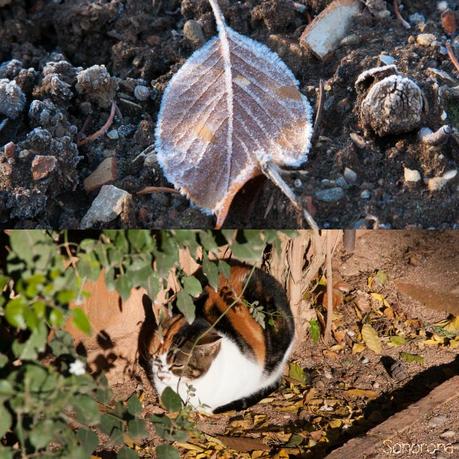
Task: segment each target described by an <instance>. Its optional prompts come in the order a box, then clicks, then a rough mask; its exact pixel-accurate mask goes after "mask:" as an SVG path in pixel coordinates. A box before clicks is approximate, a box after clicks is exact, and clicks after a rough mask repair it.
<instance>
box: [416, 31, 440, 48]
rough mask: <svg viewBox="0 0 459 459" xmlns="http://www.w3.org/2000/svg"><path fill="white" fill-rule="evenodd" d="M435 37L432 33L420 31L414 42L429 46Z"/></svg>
mask: <svg viewBox="0 0 459 459" xmlns="http://www.w3.org/2000/svg"><path fill="white" fill-rule="evenodd" d="M436 39H437V37H436V36H435V35H434V34H433V33H420V34H419V35H418V36H417V37H416V43H417V44H418V45H421V46H431V45H432V43H433V42H434V41H435V40H436Z"/></svg>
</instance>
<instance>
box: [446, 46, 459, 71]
mask: <svg viewBox="0 0 459 459" xmlns="http://www.w3.org/2000/svg"><path fill="white" fill-rule="evenodd" d="M446 49H447V50H448V56H449V58H450V59H451V62H452V63H453V65H454V67H456V70H457V71H458V72H459V61H458V60H457V56H456V53H455V52H454V49H453V47H452V46H451V43H450V42H449V41H448V42H447V43H446Z"/></svg>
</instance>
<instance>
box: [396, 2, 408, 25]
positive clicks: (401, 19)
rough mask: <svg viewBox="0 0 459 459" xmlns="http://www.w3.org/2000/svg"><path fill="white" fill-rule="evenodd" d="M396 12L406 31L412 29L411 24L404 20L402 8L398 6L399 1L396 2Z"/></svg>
mask: <svg viewBox="0 0 459 459" xmlns="http://www.w3.org/2000/svg"><path fill="white" fill-rule="evenodd" d="M394 12H395V16H396V17H397V19H398V20H399V21H400V23H401V24H402V26H403V27H405V29H411V25H410V23H409V22H407V21H405V19H403V16H402V14H401V13H400V8H399V6H398V0H394Z"/></svg>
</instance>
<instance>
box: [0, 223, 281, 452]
mask: <svg viewBox="0 0 459 459" xmlns="http://www.w3.org/2000/svg"><path fill="white" fill-rule="evenodd" d="M273 240H274V234H272V233H267V234H265V233H263V232H260V231H224V232H211V231H161V232H156V233H152V232H149V231H134V230H133V231H103V232H101V233H99V234H95V235H93V237H87V238H84V239H82V240H81V233H75V234H73V233H68V232H45V231H36V230H31V231H9V232H7V233H3V234H1V235H0V251H1V250H6V257H2V258H0V337H1V339H0V439H1V441H0V458H2V459H3V458H5V459H7V458H21V459H25V458H32V457H37V456H40V457H49V456H53V457H57V458H72V459H78V458H87V457H88V456H90V455H91V454H92V453H93V452H94V451H96V450H98V449H99V448H103V447H105V448H107V447H108V448H109V449H111V450H114V451H117V454H118V458H120V459H122V458H135V457H138V453H137V452H136V448H137V447H136V445H137V444H140V443H141V442H142V440H143V439H144V438H145V437H146V436H147V431H148V426H149V425H151V426H152V427H154V428H155V430H156V432H157V434H158V435H159V436H160V437H161V438H162V439H163V440H165V441H166V442H173V441H184V440H185V439H186V438H187V437H188V435H189V433H190V432H194V430H195V429H194V425H193V423H192V422H191V421H190V411H189V408H188V407H187V406H186V405H185V406H184V405H183V403H182V401H181V400H180V398H179V397H178V395H177V394H175V393H174V392H173V391H165V393H164V394H163V397H162V404H163V406H164V408H165V409H166V410H168V411H169V412H175V414H174V415H173V416H169V415H166V414H165V415H163V416H153V417H152V418H149V419H145V418H144V417H143V415H142V404H141V402H140V400H139V399H138V397H137V396H136V395H135V394H134V395H132V396H131V397H130V398H129V399H128V400H116V399H114V397H113V394H112V392H111V390H110V387H109V385H108V383H107V380H106V378H105V376H104V375H103V374H100V375H98V376H95V375H92V374H89V373H88V372H87V369H86V360H85V357H84V356H81V355H79V354H78V353H77V352H76V349H75V345H74V342H73V338H72V337H71V336H70V335H69V334H68V333H67V332H66V331H64V325H65V324H66V323H67V322H68V321H72V322H73V324H74V325H75V326H76V327H77V328H78V329H79V330H81V331H82V332H83V333H89V332H90V327H91V324H90V323H89V321H88V318H87V317H86V315H85V313H84V312H83V310H82V309H81V308H79V307H78V306H77V305H78V304H79V302H81V300H82V299H83V298H85V296H86V293H85V292H84V281H85V280H87V279H89V280H96V279H97V278H98V277H99V276H100V275H101V274H102V273H103V275H104V276H105V280H106V282H107V285H108V286H109V287H110V288H112V289H116V291H118V292H119V294H120V295H121V296H122V297H123V298H127V297H128V296H129V294H130V292H131V289H132V288H134V287H144V288H145V289H146V290H147V291H148V293H149V295H150V297H151V298H155V297H156V295H157V293H158V292H159V291H160V290H161V289H165V288H166V287H167V279H168V277H169V275H170V274H171V273H172V274H174V275H175V276H176V278H177V280H178V283H179V285H180V288H181V290H180V291H179V292H177V296H176V297H177V305H178V307H179V309H181V311H182V312H183V313H184V315H185V316H186V317H187V319H188V320H189V321H192V320H193V318H194V313H195V311H194V303H193V299H194V298H196V296H197V295H198V294H199V293H200V286H199V285H200V284H199V283H198V281H197V279H195V278H194V277H193V276H187V275H186V274H185V273H184V271H183V270H182V268H181V265H180V258H179V253H180V251H183V250H185V251H187V252H188V253H189V254H190V255H191V257H192V258H193V259H194V260H195V262H196V263H198V265H200V266H201V267H202V271H203V273H204V274H205V275H206V276H207V278H208V280H209V283H210V284H211V285H215V284H216V283H217V279H218V276H219V273H225V272H227V271H228V268H229V266H228V264H227V263H226V262H224V261H220V262H218V263H215V262H210V259H215V257H216V255H217V253H218V252H219V250H221V248H222V247H227V250H231V251H232V252H233V253H234V254H236V253H237V254H238V258H239V259H241V260H242V261H247V262H253V261H254V260H257V259H260V258H261V255H262V253H263V251H264V250H265V248H266V245H267V244H268V243H271V242H272V241H273ZM70 304H73V305H74V307H72V308H70ZM104 436H106V438H108V441H107V440H105V439H104V441H103V443H102V442H101V438H103V437H104ZM157 455H158V457H159V458H163V459H164V458H174V457H178V453H177V451H176V450H175V449H174V448H173V447H172V446H170V445H160V446H158V448H157Z"/></svg>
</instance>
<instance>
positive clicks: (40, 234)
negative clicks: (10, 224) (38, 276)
mask: <svg viewBox="0 0 459 459" xmlns="http://www.w3.org/2000/svg"><path fill="white" fill-rule="evenodd" d="M9 236H10V244H11V248H12V250H13V252H14V253H15V254H16V255H17V256H18V257H19V258H20V259H22V260H24V261H25V262H26V263H27V265H29V266H33V267H34V268H35V269H37V270H42V269H46V268H47V266H48V264H49V262H50V261H51V257H52V253H53V251H54V252H56V248H55V247H54V246H53V241H52V239H51V238H50V237H49V236H48V234H47V233H46V232H45V231H42V230H13V231H11V232H10V235H9Z"/></svg>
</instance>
